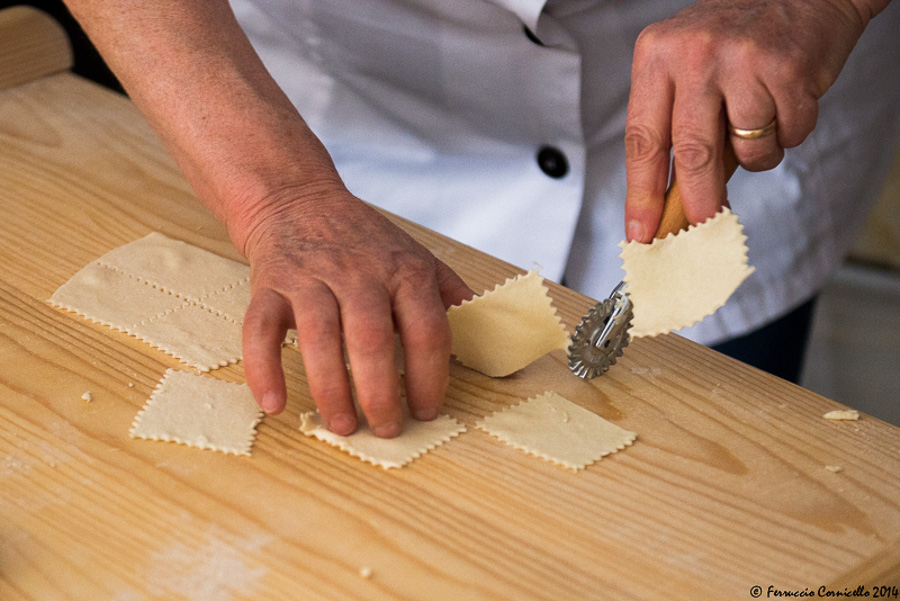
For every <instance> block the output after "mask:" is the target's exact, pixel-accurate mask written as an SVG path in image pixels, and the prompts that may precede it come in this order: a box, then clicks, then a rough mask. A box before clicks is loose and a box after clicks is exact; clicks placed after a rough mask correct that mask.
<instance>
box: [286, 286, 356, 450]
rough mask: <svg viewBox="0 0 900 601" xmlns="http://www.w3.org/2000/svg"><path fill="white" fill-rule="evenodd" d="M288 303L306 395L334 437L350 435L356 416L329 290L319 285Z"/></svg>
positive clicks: (295, 294) (335, 306) (334, 302)
mask: <svg viewBox="0 0 900 601" xmlns="http://www.w3.org/2000/svg"><path fill="white" fill-rule="evenodd" d="M291 299H292V304H293V306H294V315H295V321H296V322H297V346H299V347H300V353H301V354H302V355H303V365H304V367H305V368H306V381H307V383H308V384H309V392H310V394H311V395H312V397H313V400H314V401H315V402H316V407H317V408H318V410H319V414H320V415H321V416H322V421H323V423H324V424H325V427H327V428H328V429H329V430H331V431H332V432H334V433H335V434H338V435H341V436H347V435H348V434H352V433H353V432H354V431H355V430H356V426H357V419H356V417H357V416H356V409H355V408H354V405H353V393H352V391H351V389H350V379H349V377H348V376H347V368H346V364H345V363H344V348H343V340H342V338H341V319H340V310H339V308H338V303H337V300H335V298H334V294H332V292H331V290H329V289H328V288H327V287H326V286H325V285H324V284H321V283H318V282H317V283H315V284H313V285H310V286H307V287H304V288H302V289H298V290H296V291H295V292H293V293H292V296H291Z"/></svg>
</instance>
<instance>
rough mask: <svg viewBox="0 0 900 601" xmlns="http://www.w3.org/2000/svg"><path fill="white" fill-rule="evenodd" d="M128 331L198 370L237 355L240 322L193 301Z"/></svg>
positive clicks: (220, 364)
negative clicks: (194, 303)
mask: <svg viewBox="0 0 900 601" xmlns="http://www.w3.org/2000/svg"><path fill="white" fill-rule="evenodd" d="M131 333H132V334H134V335H135V336H137V337H138V338H140V339H141V340H143V341H144V342H146V343H148V344H150V345H151V346H153V347H156V348H158V349H160V350H161V351H164V352H166V353H168V354H170V355H172V356H173V357H175V358H176V359H178V360H180V361H183V362H184V363H187V364H188V365H190V366H192V367H196V368H197V369H199V370H200V371H209V370H211V369H216V368H217V367H224V366H225V365H229V364H231V363H236V362H237V361H239V360H240V359H241V325H240V324H237V323H235V322H233V321H231V320H229V319H226V318H225V317H223V316H221V315H218V314H216V313H212V312H211V311H208V310H206V309H204V308H202V307H198V306H197V305H185V306H182V307H180V308H179V309H178V310H177V311H173V312H171V313H166V314H163V315H161V316H159V317H156V318H154V319H151V320H149V321H146V322H143V323H139V324H137V325H135V326H134V327H133V328H132V329H131Z"/></svg>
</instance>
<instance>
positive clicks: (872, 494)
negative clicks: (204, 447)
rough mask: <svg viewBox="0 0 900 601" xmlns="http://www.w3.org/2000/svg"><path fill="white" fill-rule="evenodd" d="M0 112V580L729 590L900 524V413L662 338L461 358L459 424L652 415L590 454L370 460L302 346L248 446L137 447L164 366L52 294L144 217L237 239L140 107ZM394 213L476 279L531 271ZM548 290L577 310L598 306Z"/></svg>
mask: <svg viewBox="0 0 900 601" xmlns="http://www.w3.org/2000/svg"><path fill="white" fill-rule="evenodd" d="M0 115H2V117H0V142H2V143H3V144H5V145H6V147H8V148H12V149H14V150H15V151H14V152H8V153H2V154H0V189H2V190H4V193H3V195H0V212H2V214H3V215H4V219H3V220H0V282H2V285H0V458H2V460H0V461H2V463H0V541H2V542H0V582H2V583H3V584H2V585H0V586H2V587H6V588H5V589H4V588H0V592H2V593H3V594H4V597H3V598H4V599H6V598H7V596H6V593H9V596H10V598H17V597H16V596H18V598H23V599H28V600H38V599H40V600H41V601H44V600H48V599H49V600H53V599H82V598H84V599H130V598H134V599H144V598H153V597H154V596H155V597H157V598H160V597H162V598H172V599H180V598H191V595H189V594H186V593H185V591H188V590H190V591H193V592H194V593H195V594H194V595H193V598H204V597H202V595H201V594H200V593H203V592H204V591H206V593H208V595H212V594H213V593H212V592H210V589H204V588H203V587H204V586H210V585H209V582H210V581H214V582H215V583H217V584H218V586H219V589H218V592H217V593H216V594H218V595H219V596H218V597H215V598H217V599H223V600H232V599H234V600H238V599H261V598H265V599H295V598H303V599H349V600H354V599H457V598H467V599H485V600H488V599H490V600H504V599H509V600H513V599H515V600H528V599H548V600H549V599H553V600H557V599H617V600H618V599H623V600H628V599H648V600H649V599H660V598H665V599H673V600H682V599H683V600H688V599H690V600H696V599H743V598H747V595H748V593H749V590H750V587H751V586H753V585H755V584H759V585H763V586H765V585H766V584H773V585H776V586H781V587H783V588H789V587H797V586H801V587H802V586H807V585H810V584H811V583H813V584H821V583H824V582H829V581H831V580H832V579H833V578H835V577H836V575H838V574H842V573H844V572H847V571H848V570H851V569H854V568H856V567H857V566H860V565H861V564H863V563H864V562H865V561H866V560H867V559H868V558H869V557H870V556H872V554H873V553H876V552H879V551H880V550H882V549H884V548H885V546H886V545H887V544H888V543H889V542H890V541H893V540H896V539H897V538H900V500H898V499H900V482H898V480H897V478H896V474H897V473H900V451H898V448H900V430H898V429H897V428H894V427H892V426H889V425H888V424H884V423H882V422H879V421H877V420H874V419H871V418H866V417H864V418H863V420H861V421H860V422H857V423H834V422H828V421H827V420H824V419H822V417H821V415H822V414H823V413H825V412H826V411H828V410H830V409H833V408H836V404H835V403H833V402H831V401H829V400H827V399H824V398H822V397H819V396H816V395H814V394H812V393H809V392H808V391H805V390H803V389H801V388H799V387H796V386H792V385H790V384H787V383H785V382H782V381H780V380H777V379H775V378H772V377H770V376H767V375H765V374H763V373H762V372H759V371H757V370H754V369H752V368H749V367H747V366H744V365H742V364H739V363H737V362H735V361H732V360H730V359H727V358H725V357H723V356H721V355H718V354H716V353H713V352H711V351H709V350H707V349H704V348H702V347H699V346H697V345H694V344H692V343H689V342H687V341H685V340H683V339H681V338H679V337H677V336H664V337H660V338H658V339H653V340H638V341H635V342H633V343H632V345H631V346H630V347H628V349H627V351H626V355H625V356H624V357H623V358H622V359H621V360H620V363H619V364H618V365H617V366H615V367H614V368H613V370H611V371H610V372H609V373H608V374H606V375H605V376H603V377H602V378H599V379H597V380H595V381H593V382H591V383H587V382H584V381H581V380H579V379H577V378H575V377H574V376H571V374H569V373H568V371H567V370H566V367H565V365H564V363H563V358H562V356H561V354H556V355H553V356H549V357H547V358H545V359H543V360H541V361H539V362H537V363H535V364H534V365H532V366H530V367H529V368H527V369H526V370H523V371H522V372H520V373H518V374H516V375H514V376H512V377H510V378H504V379H491V378H487V377H484V376H481V375H479V374H476V373H473V372H471V371H469V370H467V369H464V368H461V367H454V368H453V373H452V380H451V386H450V390H449V392H448V397H447V401H446V408H447V412H448V413H450V414H451V415H453V416H454V417H456V418H457V419H459V420H460V421H462V422H464V423H465V424H466V425H467V426H469V427H470V429H471V428H472V426H473V425H474V423H475V422H476V421H477V420H478V419H480V418H481V417H483V416H485V415H487V414H489V413H490V412H492V411H495V410H497V409H500V408H502V407H504V406H506V405H508V404H510V403H514V402H518V401H519V400H520V399H522V398H526V397H528V396H533V395H534V394H538V393H540V392H543V391H544V390H547V389H553V390H557V391H558V392H560V393H561V394H563V395H564V396H566V397H568V398H570V399H571V400H572V401H573V402H576V403H579V404H581V405H583V406H585V407H587V408H589V409H591V410H592V411H595V412H597V413H599V414H600V415H602V416H603V417H605V418H607V419H610V420H611V421H614V422H615V423H618V424H619V425H621V426H623V427H625V428H628V429H630V430H634V431H636V432H638V433H639V440H638V442H637V443H636V444H635V445H634V446H633V447H631V448H629V449H628V450H627V451H625V452H622V453H618V454H616V455H614V456H612V457H610V458H607V459H604V460H603V461H601V462H600V463H599V464H597V465H595V466H593V467H591V468H588V469H587V470H585V471H584V472H582V473H579V474H571V473H569V472H566V471H564V470H561V469H559V468H557V467H555V466H552V465H550V464H546V463H544V462H541V461H539V460H536V459H534V458H531V457H528V456H526V455H524V454H522V453H520V452H518V451H515V450H513V449H510V448H508V447H505V446H504V445H502V444H500V443H498V442H497V441H496V440H494V439H492V438H490V437H489V436H488V435H486V434H485V433H483V432H480V431H475V430H472V431H470V432H467V433H465V434H464V435H463V436H461V437H460V438H458V439H456V440H455V441H453V442H452V443H451V444H448V445H445V446H444V447H441V448H439V449H437V450H436V451H434V452H432V453H429V454H428V455H426V456H425V457H423V458H421V459H419V460H417V461H415V462H414V463H413V464H412V465H411V466H409V467H408V468H405V469H403V470H399V471H391V472H384V471H380V470H378V469H377V468H373V467H371V466H369V465H367V464H364V463H362V462H360V461H358V460H356V459H353V458H351V457H349V456H347V455H345V454H343V453H340V452H339V451H337V450H335V449H333V448H331V447H327V446H325V445H323V444H321V443H319V442H317V441H315V440H312V439H308V438H305V437H303V436H302V435H301V434H300V433H299V432H298V431H297V426H298V422H299V420H298V417H297V416H298V413H299V412H300V411H301V410H306V409H309V408H311V407H312V401H311V399H310V398H309V395H308V390H307V388H306V384H305V378H304V374H303V370H302V363H301V361H300V358H299V356H298V354H297V353H296V352H295V351H292V350H290V349H286V350H285V360H286V365H287V372H288V380H289V391H290V400H289V407H288V409H287V411H286V412H285V413H284V414H282V415H280V416H277V417H270V418H267V419H266V421H265V423H264V424H263V425H262V426H261V427H260V432H259V437H258V439H257V443H256V446H255V448H254V454H253V457H252V458H249V459H246V458H236V457H232V456H226V455H222V454H217V453H210V452H200V451H196V450H192V449H187V448H185V447H183V446H178V445H172V444H164V443H152V442H146V441H132V440H130V439H129V438H128V437H127V430H128V426H129V425H130V423H131V420H132V419H133V417H134V414H135V413H136V412H137V410H138V409H139V408H140V406H141V405H142V403H143V402H144V400H145V399H146V398H147V396H148V395H149V393H150V391H151V390H152V388H153V386H154V385H155V383H156V381H157V380H158V378H159V377H161V375H162V373H163V372H164V371H165V369H166V367H169V366H176V367H177V362H175V361H174V360H172V359H170V358H167V357H166V356H165V355H163V354H161V353H159V352H156V351H154V350H153V349H150V348H149V347H147V346H146V345H143V344H142V343H139V342H137V341H136V340H134V339H132V338H130V337H128V336H125V335H122V334H119V333H116V332H112V331H110V330H109V329H106V328H103V327H99V326H94V325H91V324H89V323H87V322H85V321H83V320H81V319H78V318H77V317H74V316H71V315H68V314H65V313H62V312H60V311H56V310H54V309H53V308H51V307H49V306H48V305H47V304H46V303H45V302H44V301H45V299H46V298H47V297H49V295H50V294H51V293H52V291H53V290H54V289H55V288H56V287H57V286H58V285H60V284H61V283H62V282H64V281H65V280H66V279H67V278H68V277H70V276H71V275H72V274H73V273H74V272H75V271H76V270H77V269H78V268H79V267H80V266H81V265H83V264H84V263H86V262H87V261H89V260H91V259H93V258H95V257H97V256H99V255H100V254H102V253H104V252H106V251H107V250H109V249H110V248H113V247H115V246H118V245H120V244H122V243H125V242H127V241H130V240H132V239H135V238H137V237H139V236H142V235H144V234H145V233H147V232H149V231H153V230H156V231H161V232H163V233H165V234H167V235H170V236H173V237H175V238H179V239H182V240H185V241H187V242H190V243H192V244H196V245H198V246H201V247H203V248H207V249H209V250H212V251H214V252H218V253H219V254H222V255H225V256H229V257H230V258H237V259H239V256H238V255H237V253H236V251H235V250H234V249H233V248H232V247H231V246H230V244H229V243H228V241H227V238H226V235H225V231H224V229H223V228H222V227H221V225H219V224H218V223H217V222H216V221H215V220H214V219H213V217H212V216H211V214H210V213H209V211H207V210H206V209H205V208H204V207H203V206H202V204H201V203H200V202H199V201H198V200H197V199H196V198H195V197H194V196H193V195H192V194H191V193H190V191H189V189H188V187H187V185H186V184H185V183H184V181H183V179H182V178H181V176H180V175H179V174H178V171H177V169H176V168H175V165H174V163H173V162H172V161H171V159H169V157H168V156H167V155H166V153H165V151H164V150H163V148H162V146H161V144H160V142H159V141H158V140H157V139H156V137H155V136H154V135H153V134H152V132H150V130H149V129H148V128H147V126H146V124H145V123H144V122H143V121H142V120H141V119H140V118H139V117H138V115H137V114H136V113H135V112H134V109H133V107H132V106H131V105H130V104H129V103H128V101H127V100H125V99H122V98H119V97H116V96H115V95H113V94H110V93H106V92H104V91H102V90H100V89H99V88H97V87H95V86H93V85H91V84H88V83H86V82H84V81H83V80H80V79H79V78H77V77H74V76H72V75H68V74H61V75H57V76H53V77H48V78H44V79H42V80H40V81H36V82H32V83H29V84H26V85H23V86H19V87H17V88H14V89H10V90H7V91H5V92H3V93H2V94H0ZM35 124H39V125H40V127H33V125H35ZM35 132H39V133H35ZM401 223H404V226H405V227H407V228H408V229H409V231H411V233H412V234H413V235H414V236H416V237H417V238H419V239H420V240H421V241H423V243H425V244H426V245H427V246H429V247H430V248H432V249H434V251H435V252H436V253H437V254H438V255H439V256H441V258H443V259H444V260H446V261H447V262H448V263H449V264H450V265H451V266H453V267H454V268H455V269H457V270H458V271H459V272H460V273H461V275H462V276H463V277H464V278H465V279H466V280H467V281H468V282H470V283H471V284H472V285H473V287H475V288H476V289H484V288H489V287H493V285H494V284H495V283H498V282H502V281H503V280H504V279H505V278H506V277H509V276H510V275H513V274H514V273H516V272H518V271H520V270H518V269H516V268H515V267H513V266H510V265H506V264H503V263H501V262H498V261H496V260H494V259H492V258H490V257H488V256H486V255H483V254H481V253H478V252H476V251H474V250H472V249H468V248H466V247H463V246H461V245H458V244H456V243H453V242H451V241H449V240H447V239H445V238H443V237H441V236H438V235H437V234H434V233H433V232H429V231H427V230H425V229H424V228H420V227H417V226H413V225H410V224H408V223H406V222H402V221H401ZM552 294H553V297H554V301H555V303H556V304H557V306H558V307H559V309H560V312H561V315H562V316H563V319H564V320H565V321H566V322H567V323H568V324H570V325H571V324H574V323H575V322H576V320H577V318H578V317H579V316H580V315H581V313H583V312H584V310H585V309H586V308H587V307H588V306H589V305H590V304H591V300H590V299H587V298H586V297H583V296H581V295H578V294H576V293H574V292H572V291H569V290H567V289H565V288H562V287H560V286H556V285H554V286H552ZM213 373H214V375H215V376H216V377H221V378H226V379H230V380H234V381H241V380H242V378H243V374H242V369H241V367H240V366H239V365H238V366H235V367H231V368H228V369H225V370H217V371H216V372H213ZM129 383H133V384H134V386H133V387H129V386H128V384H129ZM85 390H91V391H92V393H93V395H94V399H95V400H94V402H92V403H90V404H86V403H84V402H83V401H81V399H80V397H81V394H82V393H83V392H84V391H85ZM834 464H840V465H842V466H843V468H844V470H843V471H842V472H840V473H837V474H835V473H832V472H829V471H827V470H825V469H824V466H825V465H834ZM363 566H366V567H369V568H371V569H372V576H371V577H370V578H368V579H366V578H362V577H361V576H360V575H359V569H360V568H361V567H363ZM198 591H199V592H198ZM208 598H210V597H208Z"/></svg>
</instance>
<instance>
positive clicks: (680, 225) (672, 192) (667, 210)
mask: <svg viewBox="0 0 900 601" xmlns="http://www.w3.org/2000/svg"><path fill="white" fill-rule="evenodd" d="M722 161H723V162H724V163H725V181H726V182H727V181H728V180H729V179H731V176H732V175H734V172H735V171H736V170H737V166H738V160H737V157H736V156H734V149H733V148H732V147H731V144H730V143H729V142H728V140H726V141H725V150H724V153H723V155H722ZM690 225H691V222H690V221H688V219H687V217H685V215H684V205H683V204H682V202H681V190H679V189H678V182H677V181H676V180H675V178H674V177H673V178H672V185H670V186H669V189H668V190H667V191H666V200H665V204H664V205H663V214H662V218H661V219H660V220H659V228H658V229H657V230H656V237H657V238H665V237H666V236H668V235H669V234H670V233H672V234H677V233H678V232H680V231H681V230H686V229H687V228H688V226H690Z"/></svg>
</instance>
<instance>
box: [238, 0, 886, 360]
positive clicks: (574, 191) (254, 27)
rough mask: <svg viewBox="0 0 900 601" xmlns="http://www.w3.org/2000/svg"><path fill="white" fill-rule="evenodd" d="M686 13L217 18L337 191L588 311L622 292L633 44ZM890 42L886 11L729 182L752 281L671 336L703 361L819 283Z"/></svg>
mask: <svg viewBox="0 0 900 601" xmlns="http://www.w3.org/2000/svg"><path fill="white" fill-rule="evenodd" d="M687 4H689V2H687V1H686V0H549V2H546V1H545V0H452V1H451V2H448V1H446V0H365V1H360V0H293V1H292V2H284V1H283V0H232V5H233V8H234V10H235V13H236V15H237V16H238V19H239V21H240V22H241V25H242V27H243V28H244V30H245V31H246V32H247V34H248V37H249V38H250V40H251V42H252V43H253V45H254V47H255V48H256V50H257V52H258V53H259V54H260V56H261V58H262V59H263V61H264V63H265V64H266V66H267V68H268V69H269V70H270V72H271V73H272V75H273V77H274V78H275V79H276V81H277V82H278V83H279V85H281V87H282V88H283V89H284V90H285V92H286V93H287V94H288V96H289V97H290V98H291V100H292V101H293V102H294V103H295V104H296V106H297V107H298V109H299V111H300V113H301V115H303V117H304V118H305V119H306V121H307V123H308V124H309V125H310V127H311V128H312V130H313V131H314V132H315V133H316V134H317V135H318V136H319V137H320V138H321V139H322V141H323V143H324V144H325V146H326V148H327V149H328V150H329V152H330V153H331V155H332V157H333V159H334V161H335V164H336V166H337V168H338V171H339V172H340V174H341V176H342V178H343V179H344V182H345V183H346V185H347V186H348V188H349V189H350V191H351V192H353V193H354V194H356V195H357V196H359V197H360V198H363V199H364V200H366V201H368V202H371V203H373V204H376V205H378V206H381V207H384V208H386V209H388V210H390V211H392V212H394V213H396V214H399V215H402V216H404V217H406V218H408V219H411V220H412V221H415V222H417V223H420V224H422V225H425V226H427V227H430V228H432V229H434V230H437V231H439V232H441V233H444V234H446V235H448V236H450V237H452V238H454V239H456V240H459V241H461V242H464V243H466V244H469V245H471V246H473V247H475V248H478V249H481V250H484V251H486V252H488V253H490V254H492V255H494V256H497V257H499V258H501V259H504V260H506V261H509V262H511V263H513V264H516V265H518V266H520V267H524V268H534V267H540V268H541V270H542V273H543V275H544V276H545V277H547V278H549V279H554V280H557V281H560V280H562V279H563V278H564V279H565V283H566V284H567V285H568V286H569V287H571V288H574V289H576V290H580V291H581V292H583V293H585V294H587V295H589V296H592V297H594V298H605V297H606V296H607V295H608V294H609V292H610V291H611V290H612V288H613V287H614V286H615V285H616V284H617V283H618V282H619V281H620V280H621V279H622V276H623V272H622V271H621V260H620V259H619V252H620V249H619V248H618V246H617V245H618V243H619V242H620V241H621V240H622V239H623V237H624V225H623V224H624V199H625V157H624V143H623V139H624V129H625V112H626V103H627V99H628V93H629V85H630V70H631V56H632V51H633V47H634V42H635V39H636V38H637V35H638V34H639V33H640V32H641V30H643V29H644V27H646V26H647V25H649V24H650V23H652V22H654V21H657V20H660V19H663V18H666V17H668V16H670V15H672V14H674V13H675V12H677V11H678V10H680V9H681V8H683V7H684V6H686V5H687ZM801 26H802V24H798V27H801ZM897 31H900V3H896V2H895V3H893V6H890V7H889V8H888V9H887V10H886V11H885V12H884V13H882V15H880V16H879V17H877V18H876V19H874V20H873V21H872V23H871V24H870V25H869V28H868V30H867V32H866V33H865V34H864V36H863V39H862V40H861V41H860V43H859V45H858V46H857V48H856V50H855V51H854V53H853V55H852V56H851V58H850V60H849V61H848V63H847V65H846V67H845V69H844V72H843V73H842V75H841V77H840V78H839V79H838V82H837V83H836V84H835V85H834V86H833V88H832V89H831V90H830V91H829V92H828V93H827V94H826V96H825V97H824V98H823V99H822V100H821V102H820V115H819V123H818V127H817V129H816V131H815V132H814V133H813V134H812V135H811V136H810V137H809V138H808V139H807V141H806V142H805V143H804V144H803V145H801V146H800V147H799V148H797V149H793V150H789V151H788V153H787V156H786V158H785V160H784V161H783V162H782V164H781V165H780V166H779V167H778V168H777V169H774V170H772V171H768V172H765V173H761V174H751V173H747V172H743V171H741V170H739V171H738V173H737V174H735V176H734V177H733V178H732V180H731V182H730V183H729V199H730V202H731V205H732V208H733V210H734V211H735V212H736V213H737V214H738V215H739V217H740V220H741V222H742V223H743V224H744V226H745V233H746V234H747V236H748V246H749V249H750V250H749V259H750V263H751V264H752V265H754V266H755V267H756V272H755V273H754V274H753V275H752V276H751V277H750V278H749V279H748V280H747V281H745V282H744V284H742V285H741V287H740V288H739V289H738V291H737V292H736V293H735V294H734V296H733V297H732V298H731V299H730V300H729V302H728V303H727V304H726V305H725V306H724V307H722V308H721V309H720V310H719V311H718V312H717V313H716V314H714V315H713V316H712V317H709V318H707V319H706V320H704V321H703V322H701V323H700V324H697V325H696V326H694V327H693V328H689V329H686V330H682V332H681V333H682V334H683V335H686V336H688V337H689V338H693V339H695V340H698V341H700V342H704V343H707V344H713V343H717V342H719V341H722V340H725V339H728V338H730V337H733V336H735V335H739V334H742V333H745V332H747V331H749V330H752V329H754V328H756V327H759V326H761V325H764V324H765V323H767V322H769V321H771V320H773V319H775V318H777V317H779V316H781V315H782V314H784V313H786V312H788V311H789V310H791V309H792V308H794V307H795V306H797V305H799V304H800V303H802V302H804V301H805V300H807V299H809V298H810V297H811V296H812V295H814V294H815V292H816V291H817V290H818V289H819V288H820V287H821V286H822V285H823V284H824V282H825V281H826V280H827V278H828V277H829V276H830V275H831V274H832V272H833V271H834V270H835V269H836V267H837V265H838V264H839V262H840V261H841V260H842V258H843V256H844V255H845V253H846V252H847V250H848V248H849V245H850V244H851V243H852V241H853V239H854V237H855V236H856V235H857V234H858V231H859V228H860V227H861V224H862V221H863V219H864V217H865V213H866V209H867V208H868V207H869V205H870V203H871V201H873V200H874V199H875V198H876V196H877V192H878V190H879V188H880V185H881V183H882V182H883V179H884V176H885V174H886V172H887V168H888V166H889V161H890V159H891V158H892V156H893V151H894V148H895V144H896V140H897V138H898V134H900V120H898V119H897V111H896V105H897V98H900V70H898V67H897V65H900V36H898V35H896V32H897ZM529 34H530V35H529ZM547 149H549V150H547ZM541 150H544V153H543V154H542V155H541V157H542V160H538V155H539V154H540V151H541ZM548 153H549V157H550V161H549V162H548V160H547V156H548ZM542 166H543V168H542Z"/></svg>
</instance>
